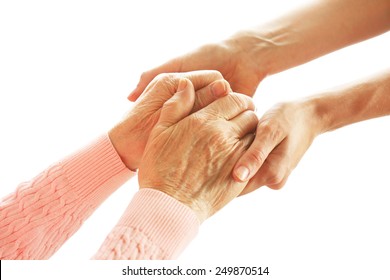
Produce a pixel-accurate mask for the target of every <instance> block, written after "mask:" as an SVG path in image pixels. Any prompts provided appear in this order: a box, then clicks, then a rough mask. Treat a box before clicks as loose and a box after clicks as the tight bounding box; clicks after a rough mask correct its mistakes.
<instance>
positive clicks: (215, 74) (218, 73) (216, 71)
mask: <svg viewBox="0 0 390 280" xmlns="http://www.w3.org/2000/svg"><path fill="white" fill-rule="evenodd" d="M209 71H210V73H211V74H213V75H214V76H215V77H216V78H219V79H223V75H222V74H221V72H219V71H218V70H209Z"/></svg>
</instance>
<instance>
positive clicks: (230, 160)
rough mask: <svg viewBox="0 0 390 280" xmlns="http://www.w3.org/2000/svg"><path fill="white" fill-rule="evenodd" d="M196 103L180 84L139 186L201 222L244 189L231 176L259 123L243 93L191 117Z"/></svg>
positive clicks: (167, 107) (151, 142) (166, 110)
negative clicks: (171, 201)
mask: <svg viewBox="0 0 390 280" xmlns="http://www.w3.org/2000/svg"><path fill="white" fill-rule="evenodd" d="M194 102H195V93H194V89H193V86H192V83H191V82H190V81H189V80H185V79H183V80H181V81H180V86H179V88H178V92H177V93H176V94H175V95H174V96H173V97H172V98H171V99H169V100H168V101H167V102H165V104H164V106H163V108H162V111H161V114H160V118H159V120H158V122H157V124H156V126H155V127H154V129H153V130H152V132H151V135H150V137H149V141H148V143H147V146H146V149H145V153H144V157H143V159H142V163H141V166H140V169H139V185H140V188H153V189H157V190H159V191H162V192H164V193H166V194H168V195H170V196H172V197H174V198H175V199H177V200H178V201H180V202H182V203H183V204H185V205H187V206H188V207H190V208H191V209H193V210H194V211H195V213H196V214H197V216H198V218H199V220H200V221H201V222H202V221H203V220H205V219H206V218H208V217H209V216H211V215H213V214H214V213H215V212H216V211H218V210H219V209H221V208H222V207H223V206H224V205H226V204H227V203H228V202H229V201H231V200H232V199H233V198H235V197H236V196H237V195H239V194H240V193H241V191H242V190H243V189H244V187H245V185H246V183H240V182H235V181H234V179H233V178H232V175H231V173H232V169H233V166H234V164H235V163H236V161H237V159H238V158H239V157H240V156H241V155H242V154H243V153H244V152H245V151H246V149H247V148H248V147H249V145H250V144H251V143H252V140H253V133H254V131H255V129H256V125H257V122H258V119H257V117H256V115H255V113H254V112H253V110H254V104H253V102H252V100H251V98H249V97H247V96H245V95H242V94H236V93H231V94H229V95H227V96H224V97H222V98H220V99H218V100H216V101H214V102H213V103H211V104H210V105H208V106H207V107H205V108H203V109H201V110H199V111H198V112H195V113H193V114H191V115H189V114H190V113H191V111H192V109H193V104H194ZM188 115H189V116H188Z"/></svg>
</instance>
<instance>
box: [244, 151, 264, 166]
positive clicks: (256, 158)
mask: <svg viewBox="0 0 390 280" xmlns="http://www.w3.org/2000/svg"><path fill="white" fill-rule="evenodd" d="M265 157H266V155H265V153H264V152H263V150H261V149H259V148H255V149H253V150H252V151H251V152H250V153H249V154H248V160H249V161H250V162H252V163H254V164H255V165H256V166H257V167H260V166H261V165H262V164H263V162H264V161H265Z"/></svg>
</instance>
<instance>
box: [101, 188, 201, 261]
mask: <svg viewBox="0 0 390 280" xmlns="http://www.w3.org/2000/svg"><path fill="white" fill-rule="evenodd" d="M198 228H199V220H198V218H197V216H196V215H195V213H194V212H193V210H191V209H190V208H188V207H187V206H185V205H184V204H182V203H180V202H178V201H177V200H176V199H174V198H172V197H171V196H169V195H167V194H165V193H163V192H160V191H157V190H154V189H141V190H140V191H138V193H136V195H135V196H134V198H133V200H132V201H131V202H130V204H129V206H128V207H127V209H126V211H125V213H124V214H123V216H122V217H121V219H120V220H119V222H118V223H117V225H116V226H115V227H114V229H113V230H112V231H111V233H110V234H109V235H108V237H107V238H106V240H105V241H104V243H103V245H102V246H101V248H100V250H99V251H98V252H97V254H96V255H95V256H94V259H110V260H112V259H122V260H123V259H125V260H130V259H132V260H164V259H175V258H177V257H178V255H179V254H180V253H181V252H182V251H183V250H184V248H185V247H186V246H187V245H188V243H189V242H190V241H191V240H192V239H193V238H194V237H195V235H196V234H197V231H198Z"/></svg>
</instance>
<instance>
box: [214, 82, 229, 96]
mask: <svg viewBox="0 0 390 280" xmlns="http://www.w3.org/2000/svg"><path fill="white" fill-rule="evenodd" d="M211 92H212V93H213V95H214V96H215V97H219V96H221V95H222V94H224V93H225V92H226V85H225V82H224V81H222V80H221V81H216V82H214V83H213V84H212V85H211Z"/></svg>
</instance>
